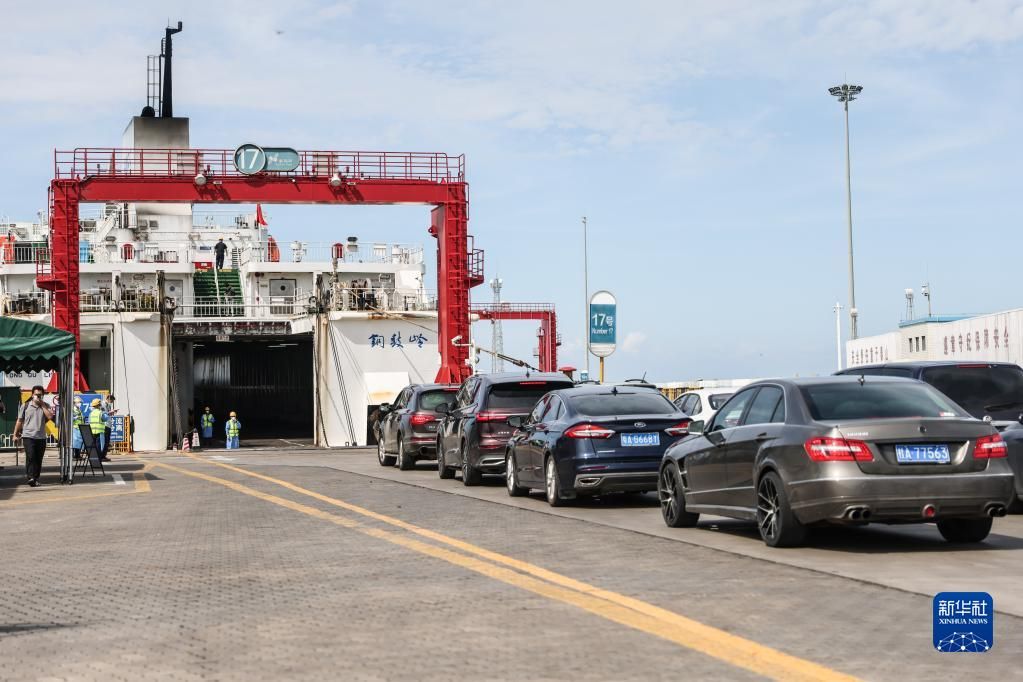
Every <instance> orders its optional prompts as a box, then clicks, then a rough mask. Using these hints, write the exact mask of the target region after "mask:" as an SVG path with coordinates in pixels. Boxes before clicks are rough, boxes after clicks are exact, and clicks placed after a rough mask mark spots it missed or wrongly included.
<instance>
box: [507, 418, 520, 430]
mask: <svg viewBox="0 0 1023 682" xmlns="http://www.w3.org/2000/svg"><path fill="white" fill-rule="evenodd" d="M507 421H508V426H511V427H512V428H516V429H521V428H522V424H523V421H524V420H523V418H522V416H521V415H515V416H514V417H508V420H507Z"/></svg>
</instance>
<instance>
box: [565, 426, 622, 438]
mask: <svg viewBox="0 0 1023 682" xmlns="http://www.w3.org/2000/svg"><path fill="white" fill-rule="evenodd" d="M565 435H566V436H567V437H569V438H610V437H611V436H613V435H615V432H614V431H612V430H611V429H605V428H604V427H603V426H597V425H596V424H576V425H575V426H573V427H572V428H570V429H568V430H566V431H565Z"/></svg>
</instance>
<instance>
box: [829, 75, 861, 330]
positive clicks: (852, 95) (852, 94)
mask: <svg viewBox="0 0 1023 682" xmlns="http://www.w3.org/2000/svg"><path fill="white" fill-rule="evenodd" d="M828 92H829V93H831V94H832V95H833V96H835V97H837V98H838V101H839V102H841V103H842V106H843V107H845V201H846V213H847V214H848V217H849V337H850V338H853V339H856V338H859V329H858V327H857V325H856V318H857V316H858V315H859V311H858V310H856V278H855V276H854V274H853V232H852V170H851V163H850V161H849V102H851V101H853V100H854V99H856V97H857V96H858V95H859V94H860V93H861V92H863V86H861V85H849V84H848V83H843V84H842V85H836V86H835V87H833V88H828Z"/></svg>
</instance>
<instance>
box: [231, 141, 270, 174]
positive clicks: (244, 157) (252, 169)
mask: <svg viewBox="0 0 1023 682" xmlns="http://www.w3.org/2000/svg"><path fill="white" fill-rule="evenodd" d="M234 167H235V168H237V169H238V172H239V173H244V174H245V175H255V174H256V173H261V172H263V170H264V169H265V168H266V153H265V152H264V151H263V149H262V147H260V146H258V145H254V144H243V145H242V146H240V147H238V149H235V150H234Z"/></svg>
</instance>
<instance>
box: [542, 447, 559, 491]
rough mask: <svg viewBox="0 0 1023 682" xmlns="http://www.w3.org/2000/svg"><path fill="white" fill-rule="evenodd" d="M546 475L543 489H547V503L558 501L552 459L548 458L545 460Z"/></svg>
mask: <svg viewBox="0 0 1023 682" xmlns="http://www.w3.org/2000/svg"><path fill="white" fill-rule="evenodd" d="M546 473H547V475H546V476H545V477H544V478H545V479H546V480H545V481H544V487H545V488H546V489H547V501H548V502H550V501H551V500H557V499H558V482H557V479H556V478H555V476H556V474H555V471H554V458H553V457H549V458H548V459H547V470H546Z"/></svg>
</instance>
